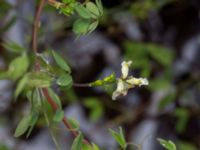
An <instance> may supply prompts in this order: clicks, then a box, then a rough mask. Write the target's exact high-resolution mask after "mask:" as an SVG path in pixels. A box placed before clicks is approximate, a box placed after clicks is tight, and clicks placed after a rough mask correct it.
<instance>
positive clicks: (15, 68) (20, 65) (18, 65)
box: [8, 55, 29, 80]
mask: <svg viewBox="0 0 200 150" xmlns="http://www.w3.org/2000/svg"><path fill="white" fill-rule="evenodd" d="M28 67H29V60H28V57H27V55H22V56H19V57H17V58H15V59H14V60H13V61H12V62H11V63H10V65H9V69H8V76H9V77H10V78H11V79H13V80H17V79H18V78H20V77H21V76H22V75H23V74H24V73H25V72H26V71H27V69H28Z"/></svg>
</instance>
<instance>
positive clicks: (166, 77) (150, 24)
mask: <svg viewBox="0 0 200 150" xmlns="http://www.w3.org/2000/svg"><path fill="white" fill-rule="evenodd" d="M102 2H103V5H104V15H103V17H102V18H101V19H100V25H99V26H98V28H97V29H96V30H95V32H93V33H91V34H89V35H87V36H82V37H80V38H78V39H77V38H76V36H75V35H74V34H73V33H72V31H71V28H72V23H73V21H74V18H75V16H74V17H70V18H68V17H66V16H63V15H61V14H59V12H58V11H56V9H54V8H53V7H51V6H46V7H45V9H44V11H43V14H42V16H41V25H42V26H41V30H40V32H39V39H38V40H39V50H40V52H43V51H44V50H45V49H49V48H51V49H54V50H56V51H57V52H59V53H60V54H62V56H63V57H65V59H66V60H67V61H68V62H69V64H70V66H71V67H72V70H73V79H74V82H75V83H88V82H91V81H94V80H97V79H102V78H104V77H106V76H108V75H109V74H111V73H112V72H115V73H116V75H117V76H118V77H119V76H120V75H121V70H120V69H121V62H122V61H123V60H132V61H133V64H132V66H131V70H130V74H131V75H133V76H135V77H146V78H148V80H149V82H150V83H149V86H145V87H140V88H138V87H137V88H133V89H131V90H130V91H129V92H128V94H127V96H125V97H120V98H118V100H117V101H112V99H111V94H112V93H111V92H110V90H107V91H106V90H104V89H103V88H78V87H74V88H72V89H70V90H67V91H59V89H57V88H55V91H57V92H58V94H59V95H60V97H61V99H62V102H63V108H64V110H65V114H66V116H67V117H69V118H75V119H76V120H77V121H78V122H79V124H80V128H81V129H82V131H83V133H84V135H85V136H86V137H87V138H88V139H89V140H91V141H94V142H95V143H96V144H98V145H99V146H100V147H101V149H102V150H117V143H116V142H115V141H114V139H113V138H112V136H111V134H110V133H109V131H108V128H112V129H118V127H119V126H122V127H123V129H124V133H125V135H126V139H127V140H128V141H130V142H133V143H135V144H138V145H142V150H163V148H162V147H161V146H160V144H159V143H158V141H157V138H164V139H170V140H172V141H174V142H175V143H176V145H177V147H178V150H199V149H200V1H199V0H102ZM35 8H36V4H35V1H31V0H29V1H27V0H1V1H0V42H1V43H4V42H6V41H14V42H17V43H18V44H19V45H22V46H23V47H25V48H26V49H27V50H31V48H30V43H31V33H32V25H33V17H34V12H35ZM14 56H15V54H13V53H10V52H8V51H6V50H5V49H4V48H3V46H0V69H1V70H5V69H6V68H7V67H8V64H9V62H10V61H11V60H12V59H13V57H14ZM15 86H16V84H15V83H14V82H12V81H10V80H0V150H55V146H54V143H53V140H52V138H51V135H50V132H49V130H48V128H47V127H46V125H45V121H44V119H41V120H40V121H39V122H38V123H37V125H36V127H35V128H34V130H33V132H32V134H31V136H30V137H29V138H28V139H26V138H25V137H21V138H18V139H17V138H14V137H13V133H14V130H15V128H16V126H17V123H18V122H19V120H20V118H22V116H23V115H24V113H25V112H27V111H28V110H29V109H30V104H29V102H28V101H27V99H26V98H25V97H23V96H21V97H20V98H19V100H18V102H17V103H14V101H13V91H14V90H15ZM56 135H57V136H56V137H57V139H58V142H59V144H60V145H61V146H62V149H63V150H69V149H70V148H69V147H70V145H71V143H72V139H73V138H72V136H71V134H70V133H69V132H66V129H65V127H64V126H63V125H62V123H61V124H60V125H59V126H58V129H57V132H56Z"/></svg>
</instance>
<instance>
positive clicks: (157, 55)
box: [147, 44, 174, 66]
mask: <svg viewBox="0 0 200 150" xmlns="http://www.w3.org/2000/svg"><path fill="white" fill-rule="evenodd" d="M147 48H148V52H149V54H150V55H151V56H152V57H153V58H154V59H155V60H156V61H158V62H159V63H160V64H162V65H164V66H169V65H170V64H171V63H172V60H173V57H174V54H173V51H172V50H170V49H167V48H164V47H162V46H159V45H155V44H148V47H147Z"/></svg>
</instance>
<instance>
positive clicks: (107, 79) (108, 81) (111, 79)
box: [90, 73, 116, 86]
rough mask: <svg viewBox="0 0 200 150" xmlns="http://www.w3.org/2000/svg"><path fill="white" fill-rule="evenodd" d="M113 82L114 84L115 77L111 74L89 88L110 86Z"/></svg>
mask: <svg viewBox="0 0 200 150" xmlns="http://www.w3.org/2000/svg"><path fill="white" fill-rule="evenodd" d="M115 82H116V76H115V73H112V74H110V75H109V76H107V77H105V78H104V79H102V80H96V81H94V82H92V83H90V86H103V85H107V84H112V83H115Z"/></svg>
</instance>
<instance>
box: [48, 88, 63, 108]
mask: <svg viewBox="0 0 200 150" xmlns="http://www.w3.org/2000/svg"><path fill="white" fill-rule="evenodd" d="M48 93H49V96H50V97H51V98H52V100H53V101H54V102H55V103H56V104H57V105H58V106H59V108H60V109H61V106H62V105H61V100H60V98H59V96H58V95H57V94H56V93H55V92H54V91H53V90H52V89H51V88H48Z"/></svg>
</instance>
